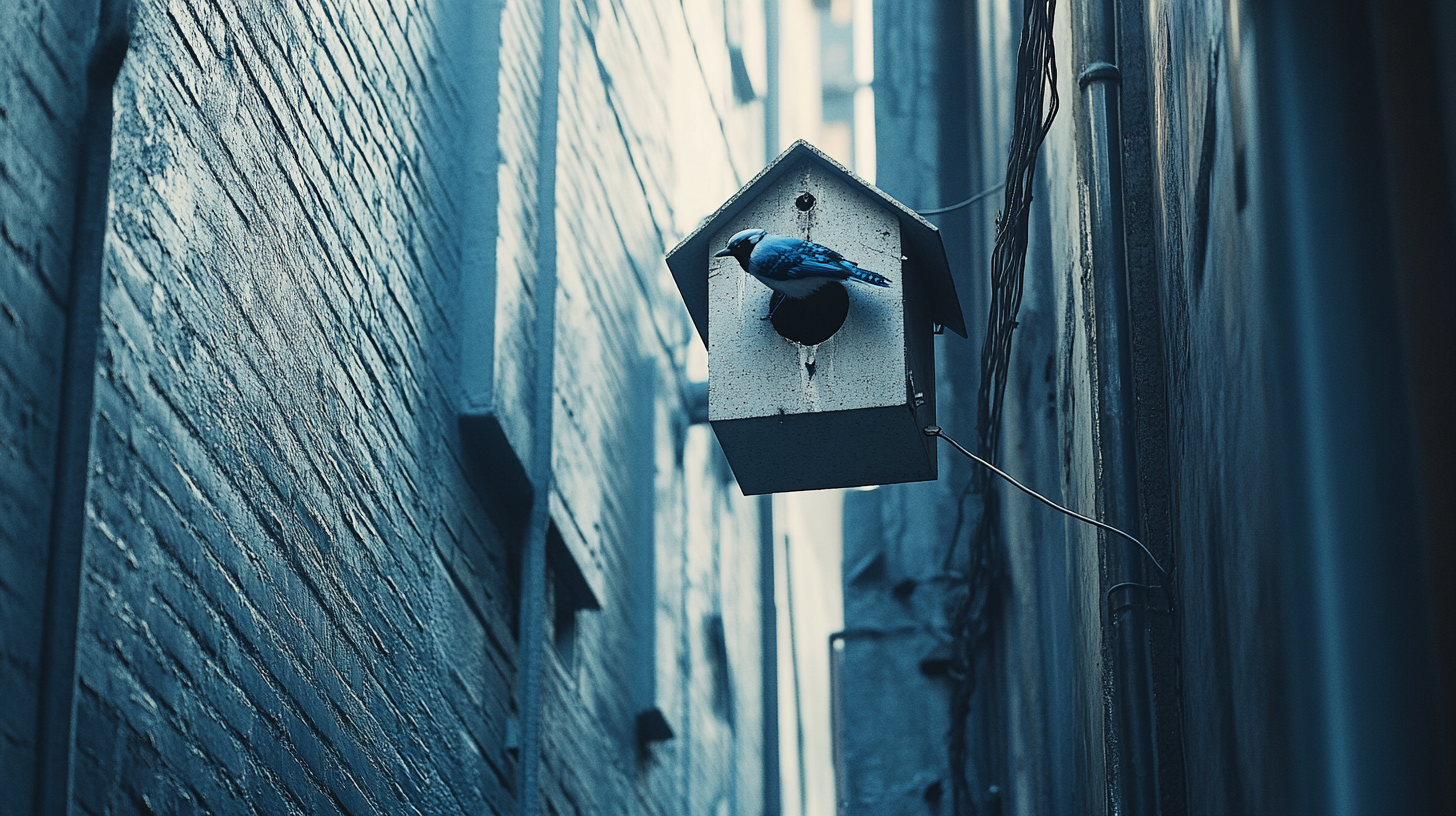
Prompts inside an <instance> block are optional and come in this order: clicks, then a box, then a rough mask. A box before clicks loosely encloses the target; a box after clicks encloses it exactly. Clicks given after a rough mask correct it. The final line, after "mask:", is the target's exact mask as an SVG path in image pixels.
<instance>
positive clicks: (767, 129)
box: [758, 0, 783, 816]
mask: <svg viewBox="0 0 1456 816" xmlns="http://www.w3.org/2000/svg"><path fill="white" fill-rule="evenodd" d="M763 18H764V39H765V44H764V55H765V61H766V62H767V65H766V68H767V75H768V77H767V82H766V83H765V84H766V85H767V88H765V90H764V97H763V152H764V160H765V162H770V161H773V159H774V157H775V156H776V155H778V149H779V0H763ZM774 561H775V559H774V517H773V495H772V494H769V495H765V496H759V497H758V598H759V654H760V655H761V659H762V661H763V665H762V666H761V671H762V672H763V674H762V679H761V682H762V693H763V816H781V814H782V813H783V792H782V790H781V789H780V788H781V783H782V775H781V772H780V769H779V624H778V619H779V617H778V607H777V605H776V601H775V597H776V596H775V593H776V592H777V589H776V587H775V585H774Z"/></svg>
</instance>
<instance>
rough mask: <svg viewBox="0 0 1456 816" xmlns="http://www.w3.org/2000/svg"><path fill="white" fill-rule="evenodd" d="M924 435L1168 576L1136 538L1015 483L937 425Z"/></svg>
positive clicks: (1150, 551) (1009, 475) (928, 428)
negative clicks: (1121, 542) (1115, 539)
mask: <svg viewBox="0 0 1456 816" xmlns="http://www.w3.org/2000/svg"><path fill="white" fill-rule="evenodd" d="M924 433H925V435H926V436H938V437H940V438H941V439H944V440H945V441H947V442H949V443H950V445H951V447H953V448H955V449H956V450H958V451H960V452H961V453H963V454H965V455H966V456H968V457H970V458H971V459H974V460H975V461H976V462H977V463H979V464H980V465H982V466H983V467H985V468H987V469H989V470H990V471H991V472H992V473H994V474H996V475H997V476H1000V477H1001V478H1003V479H1005V480H1006V481H1008V482H1010V483H1011V484H1012V485H1013V486H1014V487H1015V488H1016V489H1017V490H1020V491H1021V492H1023V493H1025V494H1026V495H1028V496H1030V497H1032V498H1033V499H1036V500H1037V501H1039V502H1041V503H1042V504H1045V505H1046V506H1047V507H1050V508H1052V509H1053V510H1056V511H1057V512H1059V513H1065V514H1067V515H1069V516H1071V517H1072V518H1074V519H1077V520H1078V521H1085V522H1087V523H1088V524H1090V525H1092V526H1093V527H1097V528H1098V529H1101V530H1106V531H1107V532H1109V533H1113V534H1115V535H1120V536H1122V537H1123V538H1125V539H1127V540H1128V541H1131V542H1132V543H1134V544H1136V545H1138V549H1140V550H1142V551H1143V555H1146V556H1147V557H1148V560H1149V561H1151V562H1152V564H1153V568H1154V569H1156V570H1157V571H1158V574H1160V575H1162V576H1163V577H1165V578H1166V577H1167V576H1168V571H1167V570H1165V569H1163V565H1162V564H1159V563H1158V559H1156V558H1154V557H1153V552H1152V550H1149V549H1148V548H1147V547H1145V546H1143V543H1142V542H1141V541H1138V540H1137V539H1136V538H1133V537H1132V536H1131V535H1129V534H1128V533H1125V532H1123V531H1122V530H1119V529H1117V528H1116V527H1113V526H1112V525H1111V524H1106V523H1104V522H1101V521H1098V520H1097V519H1095V518H1092V517H1091V516H1084V515H1082V514H1081V513H1078V512H1077V511H1076V510H1069V509H1067V508H1066V507H1063V506H1061V505H1060V504H1057V503H1056V502H1054V501H1052V500H1051V499H1048V498H1047V497H1046V496H1043V495H1042V494H1040V493H1038V492H1036V491H1035V490H1032V489H1031V488H1029V487H1027V486H1026V485H1024V484H1022V483H1021V482H1018V481H1016V479H1014V478H1012V476H1011V474H1009V473H1007V472H1006V471H1004V470H1002V469H1001V468H998V467H996V466H995V465H993V464H991V463H990V462H987V461H986V460H985V459H982V458H981V457H979V456H977V455H975V454H974V453H971V452H970V451H968V450H966V449H965V448H964V447H962V446H961V443H959V442H957V441H955V440H954V439H951V438H950V436H948V435H947V434H946V432H945V431H942V430H941V429H940V426H939V425H927V426H925V429H924ZM1118 586H1123V584H1118ZM1136 586H1142V585H1141V584H1137V585H1136Z"/></svg>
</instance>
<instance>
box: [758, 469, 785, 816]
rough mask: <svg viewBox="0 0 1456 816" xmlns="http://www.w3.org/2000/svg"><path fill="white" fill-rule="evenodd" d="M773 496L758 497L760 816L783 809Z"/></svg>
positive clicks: (778, 814)
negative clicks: (760, 714)
mask: <svg viewBox="0 0 1456 816" xmlns="http://www.w3.org/2000/svg"><path fill="white" fill-rule="evenodd" d="M775 560H776V559H775V558H774V517H773V495H772V494H768V495H764V496H759V497H758V600H759V648H760V651H761V653H762V654H761V662H762V666H761V667H760V670H761V671H762V675H761V676H760V679H761V682H762V684H763V688H762V693H763V816H780V814H782V813H783V812H784V800H783V791H782V790H781V788H782V785H783V780H782V774H781V772H780V770H779V624H778V619H779V616H778V605H777V603H776V602H775V595H774V593H775V592H776V591H777V590H776V587H775V584H774V561H775Z"/></svg>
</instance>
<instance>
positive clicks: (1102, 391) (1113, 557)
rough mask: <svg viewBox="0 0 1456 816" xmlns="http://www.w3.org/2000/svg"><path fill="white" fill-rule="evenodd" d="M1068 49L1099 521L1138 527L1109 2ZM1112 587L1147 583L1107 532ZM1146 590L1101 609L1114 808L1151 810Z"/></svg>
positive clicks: (1083, 11) (1094, 3) (1082, 10)
mask: <svg viewBox="0 0 1456 816" xmlns="http://www.w3.org/2000/svg"><path fill="white" fill-rule="evenodd" d="M1076 8H1077V18H1076V23H1075V33H1074V35H1073V38H1074V53H1075V54H1076V56H1077V59H1078V61H1079V64H1080V65H1081V66H1082V68H1081V69H1080V70H1079V71H1078V76H1077V85H1078V90H1079V92H1080V94H1081V102H1082V105H1081V109H1080V110H1079V111H1078V116H1077V124H1078V131H1079V133H1078V137H1079V142H1080V145H1079V147H1080V150H1081V157H1082V161H1081V162H1080V163H1079V165H1080V167H1081V172H1082V175H1083V180H1084V182H1085V184H1086V189H1087V191H1088V192H1087V195H1088V208H1087V222H1086V241H1087V244H1088V248H1089V249H1090V253H1089V254H1090V255H1091V258H1092V290H1093V297H1092V302H1093V321H1094V331H1095V332H1096V335H1095V337H1094V338H1093V339H1094V348H1095V355H1096V360H1097V363H1096V374H1097V381H1096V397H1097V451H1098V456H1099V459H1100V465H1101V467H1100V472H1101V474H1102V479H1101V488H1102V501H1103V512H1102V517H1103V518H1104V519H1105V520H1106V522H1107V523H1108V524H1110V525H1112V526H1113V527H1116V528H1118V529H1120V530H1129V531H1132V532H1133V533H1136V532H1137V529H1138V527H1139V526H1140V524H1139V522H1140V518H1139V512H1138V485H1137V451H1136V449H1135V444H1134V441H1135V436H1134V428H1133V419H1134V417H1133V405H1134V399H1133V377H1132V343H1131V310H1130V308H1129V303H1128V283H1127V263H1126V258H1125V256H1124V249H1123V219H1122V162H1121V158H1122V157H1121V150H1122V140H1121V135H1120V133H1119V129H1118V124H1119V123H1118V116H1119V113H1120V111H1119V106H1120V98H1119V92H1120V84H1121V75H1120V74H1119V72H1118V70H1117V67H1116V66H1117V63H1116V60H1117V32H1116V28H1115V23H1116V20H1117V8H1116V0H1088V1H1087V2H1080V3H1078V4H1077V6H1076ZM1104 547H1105V550H1104V552H1105V553H1106V565H1107V576H1108V580H1109V582H1110V584H1111V585H1123V584H1131V585H1140V584H1144V583H1145V581H1144V580H1143V564H1142V554H1141V553H1140V552H1139V551H1138V550H1137V549H1136V548H1135V547H1134V546H1132V545H1131V544H1129V543H1128V542H1126V541H1123V540H1121V539H1114V538H1110V537H1109V538H1104ZM1146 612H1147V605H1146V598H1145V596H1144V595H1143V594H1142V593H1129V594H1128V595H1126V596H1125V598H1124V599H1123V600H1121V601H1120V602H1119V603H1118V604H1116V605H1115V606H1111V605H1110V608H1109V609H1107V610H1106V611H1105V612H1104V615H1105V617H1104V620H1105V621H1108V622H1109V623H1110V626H1108V627H1107V630H1108V631H1107V632H1106V634H1105V637H1107V638H1109V639H1110V640H1111V650H1110V658H1111V671H1110V677H1109V681H1110V682H1111V685H1112V717H1111V719H1112V722H1111V738H1110V740H1109V742H1110V745H1111V761H1112V784H1111V791H1110V796H1111V805H1112V811H1113V812H1114V813H1119V814H1125V815H1126V816H1144V814H1155V813H1157V811H1158V779H1157V767H1156V751H1155V749H1154V748H1155V746H1154V734H1153V716H1152V713H1153V712H1152V708H1153V706H1152V667H1151V660H1150V657H1149V650H1148V633H1147V621H1146Z"/></svg>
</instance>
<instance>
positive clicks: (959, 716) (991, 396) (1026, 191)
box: [948, 0, 1059, 816]
mask: <svg viewBox="0 0 1456 816" xmlns="http://www.w3.org/2000/svg"><path fill="white" fill-rule="evenodd" d="M1055 9H1056V1H1055V0H1025V3H1024V6H1023V9H1022V28H1021V42H1020V45H1019V46H1018V47H1017V54H1016V108H1015V122H1014V128H1013V130H1012V135H1011V149H1010V156H1009V158H1008V159H1007V162H1006V183H1005V190H1006V195H1005V201H1004V205H1003V207H1002V209H1001V212H1002V215H1001V217H1000V220H999V221H998V222H997V224H996V247H995V249H994V250H993V251H992V253H991V307H990V315H989V317H988V319H987V322H986V339H985V343H984V344H983V345H982V347H981V387H980V391H979V393H978V394H977V400H976V425H977V443H978V445H979V447H980V449H981V453H982V455H983V456H984V457H985V458H986V459H987V460H989V461H992V462H994V461H996V447H997V443H998V441H999V439H1000V431H1001V406H1002V403H1003V400H1004V397H1005V394H1006V379H1007V375H1008V373H1009V368H1010V363H1011V338H1012V333H1013V332H1014V331H1015V329H1016V316H1017V313H1018V312H1019V311H1020V309H1021V294H1022V283H1023V280H1024V278H1025V273H1026V250H1027V235H1028V226H1029V220H1030V216H1031V190H1032V185H1033V182H1034V181H1035V178H1036V163H1037V156H1038V154H1039V153H1040V151H1041V145H1042V142H1043V141H1044V140H1045V139H1046V135H1047V132H1048V131H1049V130H1050V129H1051V125H1052V120H1053V119H1055V118H1056V115H1057V109H1058V107H1059V100H1058V98H1057V66H1056V53H1055V51H1054V48H1053V43H1052V18H1053V13H1054V11H1055ZM987 479H989V474H988V473H987V472H986V471H983V470H982V471H977V473H976V474H975V475H974V476H973V477H972V478H971V480H970V482H969V483H968V484H967V485H966V489H965V491H963V492H962V494H961V501H960V508H959V512H958V514H957V520H956V528H955V531H954V532H953V534H952V539H951V542H952V544H951V552H952V553H953V552H954V549H955V542H956V541H957V540H959V537H960V530H961V525H962V523H963V518H964V510H965V500H966V498H967V496H968V495H969V494H970V493H971V492H972V491H973V490H974V491H975V492H979V493H982V494H984V493H985V491H986V487H987V484H988V483H987ZM992 509H993V505H991V504H990V503H985V504H984V510H983V512H982V513H981V518H980V521H979V523H978V524H977V525H976V530H975V532H974V533H973V534H972V536H971V537H970V541H969V542H968V545H969V550H970V551H969V553H968V558H967V560H968V562H969V563H968V564H967V570H966V573H965V575H966V582H965V585H964V586H963V587H962V588H960V589H959V590H958V591H957V592H956V593H955V594H954V595H953V596H952V599H951V602H950V609H949V618H950V629H951V634H952V637H953V638H954V642H953V644H952V655H951V664H950V671H951V676H952V678H953V679H954V681H955V684H954V687H953V688H952V691H951V712H950V713H951V727H950V734H949V735H948V742H949V745H948V748H949V753H950V765H951V768H952V770H953V772H954V775H953V781H952V792H953V803H954V812H955V814H956V816H969V815H970V814H976V813H978V812H979V808H978V807H977V805H976V802H977V801H978V800H980V799H981V798H982V792H981V791H980V790H977V791H976V792H975V793H973V792H972V788H971V784H970V781H969V779H968V778H967V774H966V772H967V770H968V767H967V766H968V764H969V761H970V747H969V744H968V740H967V735H966V725H967V721H968V719H969V717H970V713H971V697H972V695H973V694H974V693H975V690H976V675H975V666H976V661H977V659H978V657H979V656H980V655H981V654H982V653H983V652H984V651H985V649H986V647H987V646H988V645H989V643H990V635H991V632H992V624H993V623H994V620H995V617H996V612H997V610H998V609H999V603H998V593H997V586H998V585H999V584H1000V582H1001V575H1002V567H1001V558H1000V556H999V554H998V552H997V550H996V548H995V546H994V542H993V540H992V538H991V530H992V527H993V524H992V522H993V513H992ZM948 555H949V554H948ZM984 770H985V771H986V773H985V774H984V776H988V777H989V776H990V775H991V773H992V772H993V771H992V769H990V768H986V769H984ZM978 787H979V786H978ZM985 795H986V796H990V795H992V794H991V793H990V792H989V791H987V792H986V793H985Z"/></svg>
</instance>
